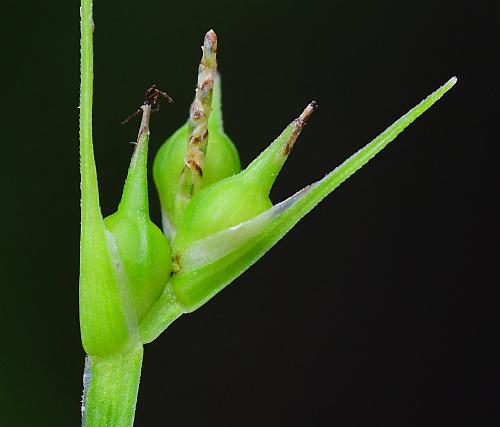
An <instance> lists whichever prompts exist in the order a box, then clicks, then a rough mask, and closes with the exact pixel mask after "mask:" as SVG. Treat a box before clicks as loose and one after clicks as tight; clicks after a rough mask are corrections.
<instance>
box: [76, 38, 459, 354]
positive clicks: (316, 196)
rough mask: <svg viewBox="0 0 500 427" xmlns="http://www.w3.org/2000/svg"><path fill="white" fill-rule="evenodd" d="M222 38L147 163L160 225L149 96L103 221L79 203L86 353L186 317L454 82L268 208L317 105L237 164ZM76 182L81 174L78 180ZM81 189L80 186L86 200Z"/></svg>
mask: <svg viewBox="0 0 500 427" xmlns="http://www.w3.org/2000/svg"><path fill="white" fill-rule="evenodd" d="M217 47H218V46H217V36H216V35H215V33H214V32H213V31H209V32H208V33H207V34H206V35H205V39H204V43H203V46H202V50H203V55H202V59H201V62H200V65H199V70H198V82H197V86H196V92H195V98H194V101H193V103H192V105H191V108H190V111H189V118H188V120H187V122H186V123H185V124H184V125H183V126H181V127H180V128H179V129H178V130H177V131H176V132H175V133H174V134H173V135H172V136H171V137H169V138H168V139H167V140H166V141H165V143H164V144H163V145H162V146H161V148H160V149H159V151H158V153H157V155H156V158H155V160H154V164H153V177H154V182H155V185H156V188H157V191H158V194H159V198H160V202H161V209H162V222H163V224H162V228H163V230H161V229H160V228H159V227H157V226H156V225H155V224H154V223H153V222H152V221H151V219H150V217H149V202H148V182H147V162H148V160H147V158H148V144H149V132H150V131H149V120H150V116H151V112H152V105H151V102H147V101H145V103H144V105H143V106H142V107H141V109H140V113H141V115H142V121H141V125H140V129H139V133H138V137H137V142H136V144H135V148H134V152H133V155H132V159H131V162H130V167H129V171H128V175H127V178H126V182H125V185H124V189H123V194H122V198H121V201H120V204H119V206H118V209H117V211H116V212H115V213H113V214H112V215H110V216H108V217H106V218H103V217H102V215H101V213H100V209H99V206H98V200H97V201H94V205H95V206H94V207H91V208H89V209H88V211H85V210H84V209H83V208H82V243H81V259H80V267H81V274H80V320H81V330H82V341H83V345H84V348H85V351H86V352H87V354H88V355H89V356H96V357H99V356H106V355H110V354H118V353H122V352H125V351H127V349H133V348H136V347H137V346H141V345H142V344H144V343H147V342H150V341H152V340H154V339H155V338H156V337H157V336H158V335H159V334H160V333H161V332H162V331H163V330H164V329H165V328H166V327H167V326H168V325H169V324H170V323H171V322H172V321H174V320H175V319H176V318H178V317H179V316H180V315H181V314H183V313H188V312H191V311H193V310H195V309H197V308H198V307H200V306H201V305H203V304H204V303H205V302H207V301H208V300H209V299H210V298H212V297H213V296H214V295H215V294H216V293H217V292H219V291H220V290H221V289H223V288H224V287H225V286H226V285H227V284H229V283H230V282H232V281H233V280H234V279H235V278H236V277H238V276H239V275H240V274H242V273H243V272H244V271H245V270H246V269H247V268H248V267H250V266H251V265H252V264H253V263H255V262H256V261H257V260H258V259H259V258H260V257H261V256H262V255H263V254H264V253H265V252H266V251H267V250H269V249H270V248H271V247H272V246H273V245H274V244H275V243H276V242H277V241H278V240H279V239H281V238H282V237H283V236H284V235H285V234H286V233H287V232H288V231H289V230H290V229H291V228H292V227H293V226H294V225H295V224H296V223H297V222H298V221H299V220H300V219H301V218H302V217H303V216H304V215H306V214H307V213H308V212H309V211H310V210H312V209H313V208H314V206H316V204H317V203H319V202H320V201H321V200H322V199H323V198H324V197H326V196H327V195H328V194H329V193H331V192H332V191H333V190H334V189H335V188H336V187H337V186H338V185H340V184H341V183H342V182H343V181H344V180H346V179H347V178H348V177H349V176H350V175H352V174H353V173H354V172H356V171H357V170H358V169H359V168H361V167H362V166H363V165H364V164H365V163H366V162H368V161H369V160H370V159H371V158H372V157H374V156H375V155H376V154H377V153H378V152H379V151H381V150H382V149H383V148H384V147H385V146H386V145H387V144H388V143H389V142H391V141H392V140H393V139H394V138H395V137H396V136H397V135H398V134H399V133H400V132H401V131H403V130H404V128H405V127H406V126H408V125H409V124H410V123H411V122H413V121H414V120H415V119H416V118H417V117H418V116H419V115H420V114H422V113H423V112H424V111H426V110H427V109H428V108H429V107H430V106H431V105H432V104H434V102H436V101H437V100H438V99H439V98H440V97H441V96H442V95H443V94H444V93H445V92H446V91H447V90H449V89H450V88H451V87H452V86H453V85H454V84H455V82H456V79H455V78H452V79H450V80H449V81H448V82H447V83H446V84H444V85H443V86H442V87H440V88H439V89H438V90H436V91H435V92H434V93H432V94H431V95H429V97H427V98H426V99H425V100H424V101H422V102H421V103H420V104H418V105H417V106H416V107H414V108H413V109H412V110H410V111H409V112H408V113H407V114H406V115H404V116H403V117H401V118H400V119H399V120H398V121H396V122H395V123H394V124H393V125H392V126H390V127H389V128H388V129H386V131H384V132H383V133H382V134H381V135H380V136H379V137H377V138H375V139H374V140H373V141H372V142H371V143H369V144H368V145H366V146H365V147H364V148H362V149H361V150H359V151H358V152H357V153H355V154H354V155H353V156H351V157H350V158H349V159H347V160H346V161H345V162H344V163H343V164H342V165H340V166H339V167H338V168H337V169H335V170H333V171H332V172H331V173H329V174H328V175H326V176H325V177H324V178H323V179H322V180H320V181H318V182H316V183H315V184H313V185H311V186H308V187H306V188H304V189H303V190H301V191H299V192H298V193H296V194H295V195H293V196H291V197H290V198H289V199H287V200H285V201H283V202H281V203H278V204H276V205H273V203H272V202H271V200H270V198H269V192H270V190H271V187H272V185H273V184H274V181H275V180H276V177H277V175H278V173H279V172H280V170H281V168H282V166H283V164H284V162H285V161H286V159H287V157H288V155H289V153H290V151H291V149H292V148H293V145H294V143H295V142H296V140H297V138H298V136H299V134H300V133H301V131H302V130H303V128H304V126H305V124H306V123H307V121H308V118H309V117H310V115H311V113H312V112H313V111H314V110H315V109H316V106H317V104H316V102H314V101H313V102H311V103H310V104H309V105H307V106H306V107H305V109H304V110H303V111H302V113H301V114H300V115H299V116H298V117H297V118H296V119H295V120H293V121H292V122H291V123H290V124H289V125H288V126H287V127H286V128H285V129H284V130H283V132H282V133H281V134H280V135H279V136H278V137H277V138H276V139H275V140H274V141H273V142H272V143H271V144H270V145H269V146H268V148H267V149H266V150H264V151H263V152H262V153H261V154H260V155H259V156H258V157H257V158H256V159H255V160H254V161H253V162H251V163H250V164H249V165H248V166H247V167H246V168H245V169H243V170H241V167H240V160H239V157H238V152H237V150H236V148H235V146H234V144H233V143H232V141H231V139H230V138H229V137H228V136H227V135H226V133H225V132H224V127H223V120H222V108H221V80H220V76H219V74H218V71H217V60H216V55H217ZM82 156H83V155H82ZM84 161H85V159H83V158H82V162H84ZM83 184H84V174H83V172H82V189H83ZM82 192H83V190H82ZM86 197H87V196H86V195H84V194H82V204H83V203H84V201H85V203H87V202H86V200H87V199H86ZM89 200H92V199H89ZM82 206H83V205H82Z"/></svg>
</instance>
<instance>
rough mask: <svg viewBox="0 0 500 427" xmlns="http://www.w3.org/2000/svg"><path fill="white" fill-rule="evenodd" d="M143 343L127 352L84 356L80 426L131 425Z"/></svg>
mask: <svg viewBox="0 0 500 427" xmlns="http://www.w3.org/2000/svg"><path fill="white" fill-rule="evenodd" d="M142 355H143V348H142V346H139V347H136V348H135V349H133V350H132V351H130V352H126V353H120V354H116V355H112V356H106V357H97V356H94V357H90V356H88V357H87V358H86V359H85V372H84V375H83V402H82V426H83V427H131V426H132V425H133V424H134V414H135V405H136V402H137V392H138V390H139V380H140V377H141V366H142Z"/></svg>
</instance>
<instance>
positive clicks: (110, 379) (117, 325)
mask: <svg viewBox="0 0 500 427" xmlns="http://www.w3.org/2000/svg"><path fill="white" fill-rule="evenodd" d="M80 13H81V60H80V61H81V62H80V78H81V85H80V173H81V241H80V242H81V243H80V269H81V271H86V272H87V273H86V274H84V275H81V276H80V284H81V286H80V301H83V302H84V303H83V306H81V307H80V308H81V311H80V313H81V314H80V316H81V319H82V320H83V321H82V325H86V324H88V323H89V319H96V318H97V319H100V322H101V324H98V325H96V327H95V328H94V329H92V328H91V329H90V331H89V330H85V331H84V330H83V328H82V341H83V344H84V347H85V350H86V351H87V352H88V353H89V354H90V355H89V356H87V359H86V362H85V373H84V390H83V402H82V425H83V426H84V427H104V426H107V427H131V426H132V425H133V423H134V414H135V405H136V401H137V391H138V388H139V379H140V374H141V365H142V354H143V348H142V345H133V346H132V347H130V346H129V345H122V344H123V342H124V341H125V340H126V338H124V337H126V336H127V335H128V333H129V331H128V328H127V325H126V321H125V320H124V319H122V317H123V316H121V315H120V314H119V315H116V313H114V312H113V310H112V309H111V308H110V307H113V306H116V305H117V304H119V301H120V300H119V298H118V295H119V293H118V292H117V289H116V286H115V283H114V280H102V279H103V278H107V277H108V276H109V277H111V276H113V274H114V273H113V272H112V270H111V268H110V265H111V264H110V262H109V259H107V258H109V257H108V251H107V247H108V246H107V239H106V230H105V227H104V221H103V218H102V214H101V208H100V205H99V189H98V183H97V172H96V166H95V160H94V150H93V145H92V96H93V77H94V72H93V31H94V23H93V20H92V0H81V12H80ZM102 248H106V249H105V250H102ZM95 253H102V254H104V255H103V256H102V257H100V258H99V259H97V260H96V258H95V256H94V254H95ZM89 272H90V273H89ZM113 277H114V276H113ZM82 284H83V286H82ZM96 287H100V288H99V289H98V290H96V289H94V288H96ZM92 295H99V296H100V300H99V301H93V300H92ZM93 309H95V310H97V312H96V311H95V310H94V311H93ZM91 323H93V324H95V323H96V322H95V321H94V322H91ZM102 324H111V325H112V327H111V328H109V329H106V330H105V329H104V327H103V326H102ZM87 329H88V328H87ZM96 335H97V336H98V337H99V338H100V339H101V341H102V342H104V343H107V344H106V345H101V346H100V347H98V348H97V347H95V345H92V344H89V342H91V341H92V340H90V341H89V340H88V339H86V337H88V336H90V337H92V338H93V341H95V336H96ZM115 341H116V342H115ZM117 349H120V351H117Z"/></svg>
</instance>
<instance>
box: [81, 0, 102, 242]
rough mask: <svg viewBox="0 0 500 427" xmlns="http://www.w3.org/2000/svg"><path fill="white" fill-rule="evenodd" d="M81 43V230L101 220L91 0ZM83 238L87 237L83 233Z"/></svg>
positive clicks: (86, 2) (85, 5) (86, 1)
mask: <svg viewBox="0 0 500 427" xmlns="http://www.w3.org/2000/svg"><path fill="white" fill-rule="evenodd" d="M80 13H81V46H80V49H81V50H80V54H81V58H80V79H81V80H80V171H81V192H82V200H81V209H82V231H84V229H85V226H86V224H87V223H88V222H91V221H92V220H98V219H99V218H101V219H102V216H101V210H100V207H99V190H98V187H97V173H96V167H95V160H94V149H93V147H92V96H93V80H94V58H93V56H94V49H93V31H94V22H93V19H92V0H82V2H81V9H80ZM82 237H84V236H82Z"/></svg>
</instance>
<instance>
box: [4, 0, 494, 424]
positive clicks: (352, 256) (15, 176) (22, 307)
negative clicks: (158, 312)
mask: <svg viewBox="0 0 500 427" xmlns="http://www.w3.org/2000/svg"><path fill="white" fill-rule="evenodd" d="M95 3H96V4H95V5H94V11H95V24H96V30H95V100H94V105H95V108H94V138H95V152H96V159H97V167H98V173H99V182H100V190H101V201H102V208H103V212H104V213H105V214H109V213H112V212H113V211H114V209H115V208H116V206H117V202H118V200H119V197H120V194H121V188H122V185H123V181H124V178H125V174H126V171H127V167H128V162H129V158H130V155H131V152H132V146H131V145H130V144H129V141H133V140H134V139H135V136H136V133H137V126H138V122H135V123H134V122H133V123H129V124H128V125H125V126H121V125H120V121H121V120H122V119H123V118H124V117H126V116H127V115H128V114H129V113H131V112H132V111H134V110H135V109H136V108H137V107H138V105H140V103H141V102H142V97H143V92H144V90H145V89H146V88H147V87H148V86H149V85H151V84H152V83H156V84H158V85H159V87H161V88H162V89H164V90H166V91H168V92H169V94H171V95H172V96H173V97H174V98H175V100H176V103H175V104H173V105H169V106H165V107H164V108H162V110H161V112H160V113H158V114H157V115H155V116H154V117H153V123H152V146H151V151H152V154H154V153H155V152H156V151H157V149H158V147H159V146H160V144H161V143H162V141H163V140H164V139H165V138H166V137H167V136H168V135H170V134H171V133H172V132H173V131H174V130H175V129H177V128H178V127H179V126H180V125H181V124H182V123H183V122H184V120H186V118H187V113H188V107H189V104H190V102H191V100H192V97H193V93H194V87H195V83H196V70H197V64H198V61H199V59H200V56H201V50H200V45H201V42H202V39H203V35H204V33H205V32H206V31H207V30H208V29H210V28H213V29H214V30H215V31H216V32H217V34H218V36H219V55H218V59H219V69H220V71H221V73H222V77H223V97H224V100H223V101H224V117H225V127H226V131H227V133H228V134H229V135H230V136H231V137H232V138H233V140H234V141H235V143H236V144H237V146H238V149H239V152H240V155H241V159H242V163H243V164H244V165H246V164H247V163H248V162H249V161H250V160H251V159H252V158H253V157H254V156H256V155H257V154H258V153H259V152H260V151H261V150H262V149H263V148H264V147H265V146H266V145H267V144H268V143H269V142H270V141H271V140H272V139H273V138H274V137H275V136H276V135H277V134H278V133H279V132H280V131H281V130H282V129H283V128H284V126H285V125H286V124H287V123H288V122H289V121H290V120H291V119H293V118H294V117H295V116H297V114H298V113H299V112H300V111H301V110H302V108H303V107H304V106H305V105H306V104H307V103H308V102H309V101H310V100H312V99H315V100H316V101H318V103H319V106H320V108H319V109H318V111H317V112H316V113H315V114H314V117H313V118H312V119H311V121H310V124H309V126H307V128H306V129H305V131H304V132H303V134H302V136H301V138H300V141H299V143H298V144H297V145H296V147H295V148H294V152H293V153H292V155H291V157H290V159H289V161H288V162H287V164H286V167H285V168H284V170H283V172H282V174H281V175H280V178H279V180H278V182H277V184H276V186H275V189H274V190H273V200H275V201H279V200H282V199H283V198H285V197H287V196H288V195H290V194H292V193H293V192H295V191H296V190H297V189H299V188H301V187H303V186H305V185H306V184H308V183H311V182H313V181H315V180H317V179H319V178H321V177H322V176H323V175H324V174H325V173H326V172H328V171H330V170H331V169H333V168H334V167H335V166H336V165H338V164H339V163H340V162H341V161H343V160H344V159H345V158H346V157H347V156H349V155H350V154H351V153H353V152H354V151H355V150H357V149H358V148H360V147H362V146H363V145H364V144H365V143H367V142H368V141H369V140H370V139H371V138H373V137H375V136H376V135H377V134H378V133H379V132H380V131H382V130H383V129H384V128H385V127H386V126H388V125H389V124H391V123H392V122H393V121H394V120H395V119H397V118H398V117H399V116H401V115H402V114H403V113H405V112H406V111H407V110H408V109H409V108H410V107H412V106H413V105H415V104H416V103H417V102H419V101H420V100H421V99H422V98H424V97H425V96H426V95H427V94H429V93H430V92H431V91H433V90H434V89H436V88H437V87H439V86H440V85H441V84H442V83H444V82H445V81H446V80H448V79H449V78H450V77H451V76H453V75H456V76H458V84H457V85H456V86H455V88H454V89H453V90H452V91H451V92H449V93H448V94H447V95H446V96H445V98H443V99H442V100H441V101H439V103H438V104H437V105H435V106H434V107H433V108H432V109H431V110H430V111H429V112H427V113H425V115H424V116H423V117H422V118H420V119H419V120H418V121H417V122H416V123H414V124H413V125H412V126H411V127H410V128H409V129H408V130H407V131H405V132H404V133H403V134H402V135H401V136H400V137H399V138H398V139H397V142H395V143H393V144H392V145H390V146H389V147H388V148H387V149H386V150H384V151H383V152H382V153H381V155H379V156H378V157H377V158H376V159H375V160H374V161H372V162H371V163H370V164H369V165H368V166H366V167H365V168H363V169H362V170H361V171H360V172H358V173H357V174H356V175H355V176H354V177H353V178H352V179H350V180H349V181H348V182H347V183H346V184H344V185H343V186H342V187H341V188H339V189H338V190H336V191H335V192H334V193H333V194H332V195H331V196H330V197H329V198H328V199H327V200H326V201H324V202H323V203H322V204H321V205H320V206H319V207H318V208H317V209H315V211H313V212H312V213H311V214H310V215H308V216H307V217H306V218H305V219H304V220H303V221H301V223H300V224H299V225H298V226H297V227H296V228H295V229H294V230H293V231H292V232H290V234H289V235H288V236H286V237H285V238H284V239H283V240H282V241H281V242H280V243H278V244H277V245H276V247H275V248H274V249H273V250H272V251H271V252H270V253H269V254H268V255H266V256H265V257H264V258H263V259H262V260H261V261H260V262H259V263H258V264H257V265H255V266H254V267H252V268H251V269H250V270H249V271H247V272H246V273H245V274H244V275H243V276H242V277H240V278H239V279H237V280H236V281H235V282H234V283H233V284H232V285H231V286H229V287H228V288H227V289H225V290H224V291H223V292H222V293H221V294H220V295H218V296H217V297H216V298H215V299H214V300H213V301H212V302H210V303H209V304H207V305H206V306H204V307H202V308H201V309H200V310H198V311H197V312H195V313H193V314H191V315H189V316H185V317H183V318H181V319H179V320H178V321H177V322H175V323H174V324H173V325H172V326H171V327H170V328H169V329H168V330H167V331H166V332H165V333H164V334H163V335H162V336H161V337H160V338H159V339H158V340H157V341H156V342H154V343H153V344H151V345H148V346H147V347H146V352H145V358H144V369H143V376H142V383H141V389H140V393H139V403H138V407H137V417H136V425H137V426H139V427H140V426H174V425H175V426H200V425H203V426H274V425H277V426H339V427H344V426H345V427H357V426H384V427H386V426H419V427H420V426H422V427H424V426H425V427H430V426H479V425H481V426H492V425H498V420H495V416H496V412H495V400H496V404H498V393H497V392H498V383H496V384H494V381H495V375H496V372H495V370H494V363H493V362H494V351H493V344H494V343H495V341H498V340H497V337H498V336H497V335H496V333H495V331H496V323H495V322H496V316H494V310H493V302H494V298H493V289H494V288H496V287H497V285H498V277H495V276H493V275H492V274H491V271H493V267H494V266H495V263H496V262H497V259H498V258H497V255H496V254H495V252H494V251H495V250H497V249H498V240H497V234H496V232H497V230H496V227H495V226H493V222H490V221H489V219H488V217H489V215H491V214H492V209H491V207H492V206H491V205H492V203H491V200H494V199H496V198H498V186H497V184H495V186H494V187H493V188H492V187H491V184H492V183H494V182H497V178H496V176H495V177H494V170H493V169H491V168H488V166H487V159H488V157H489V156H491V152H492V147H493V146H495V145H497V142H498V138H497V137H496V135H494V134H493V132H492V130H491V128H492V124H493V110H492V108H494V107H493V95H494V92H496V87H495V86H496V83H495V82H494V81H493V80H492V77H493V76H494V75H495V74H496V75H497V76H498V70H496V71H495V69H494V68H495V67H496V61H497V58H496V53H497V51H498V42H494V40H497V41H498V32H497V29H498V24H499V23H498V15H496V14H497V12H498V11H497V10H496V8H497V6H496V5H494V2H486V1H477V2H464V3H463V4H460V2H455V1H453V2H452V1H419V2H398V1H393V0H392V1H391V0H381V1H377V2H370V1H364V2H362V1H346V0H342V1H341V0H332V1H330V2H321V1H315V0H310V1H306V2H292V1H289V2H287V1H248V2H247V1H239V2H238V1H227V0H217V1H213V2H206V3H201V2H191V1H182V2H178V1H164V0H163V1H160V0H154V1H153V0H151V1H142V2H140V1H134V2H132V1H99V0H97V1H96V2H95ZM2 4H3V8H2V9H3V19H2V22H3V23H2V29H1V31H2V32H3V34H2V41H3V43H4V45H5V46H4V48H3V49H2V68H3V71H4V78H3V79H2V82H3V89H2V103H1V104H2V110H3V111H2V129H3V141H2V154H3V155H2V167H1V168H0V170H1V182H2V209H1V211H2V224H3V237H2V243H3V244H2V256H1V260H2V279H1V282H2V284H1V289H2V293H1V295H2V296H1V302H2V306H3V307H2V311H1V322H2V337H3V339H2V344H1V347H0V349H1V352H0V363H1V365H0V367H1V372H2V374H1V375H2V378H1V380H0V405H1V408H0V425H1V426H39V427H41V426H78V425H79V423H80V412H79V411H80V401H79V400H80V395H81V382H82V368H83V361H84V353H83V351H82V349H81V344H80V337H79V325H78V239H79V171H78V110H77V106H78V103H79V100H78V93H79V12H78V9H79V3H78V2H77V1H75V0H71V1H54V0H53V1H43V2H35V1H31V2H30V1H28V2H17V1H13V0H7V1H5V0H4V2H3V3H2ZM495 175H496V174H495ZM150 190H151V195H152V197H151V199H152V215H153V218H154V219H155V220H156V221H157V223H159V206H158V203H157V201H156V197H155V195H154V188H153V186H152V185H151V188H150ZM497 268H498V264H497ZM496 362H497V363H496V364H497V365H498V359H497V360H496ZM494 390H496V393H495V392H494Z"/></svg>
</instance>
